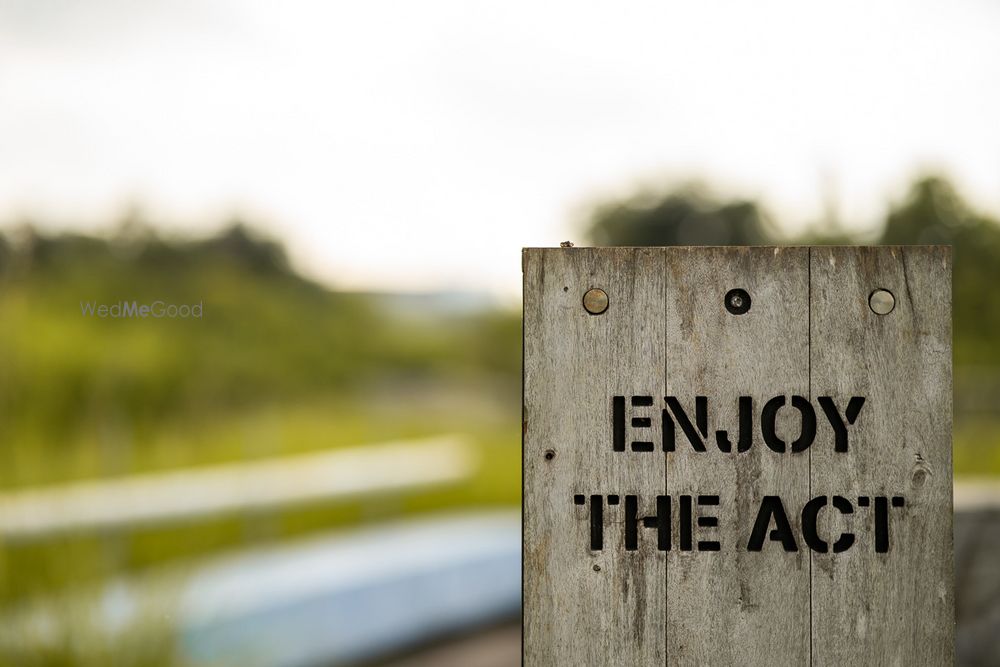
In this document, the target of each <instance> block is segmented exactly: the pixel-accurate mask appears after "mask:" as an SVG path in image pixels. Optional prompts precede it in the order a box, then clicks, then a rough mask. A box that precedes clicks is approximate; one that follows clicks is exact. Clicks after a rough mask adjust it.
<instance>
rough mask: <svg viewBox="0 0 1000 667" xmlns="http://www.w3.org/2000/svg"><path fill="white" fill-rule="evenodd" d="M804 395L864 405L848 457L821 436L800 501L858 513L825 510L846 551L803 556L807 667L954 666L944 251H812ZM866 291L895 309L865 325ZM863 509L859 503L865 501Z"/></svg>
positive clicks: (947, 267)
mask: <svg viewBox="0 0 1000 667" xmlns="http://www.w3.org/2000/svg"><path fill="white" fill-rule="evenodd" d="M811 254H812V257H811V260H812V261H811V267H812V269H811V271H812V276H811V306H812V325H811V336H812V346H811V359H812V382H811V385H812V394H813V395H814V396H831V397H833V398H834V400H835V402H836V404H837V405H838V406H844V405H846V403H847V401H848V400H849V399H850V397H851V396H864V397H866V402H865V404H864V407H863V409H862V410H861V412H860V413H859V415H858V418H857V422H856V423H855V424H854V425H853V426H852V427H851V432H850V440H849V450H848V451H847V452H846V453H838V452H835V451H834V442H833V434H832V431H831V430H829V429H820V430H819V431H818V433H817V440H816V443H815V444H814V445H813V447H812V476H811V479H812V493H813V494H814V495H819V494H826V495H828V496H832V495H841V496H843V497H845V498H847V499H848V500H850V501H851V502H852V503H853V504H854V505H855V507H856V509H855V512H854V514H853V515H850V516H847V517H843V518H840V517H839V515H838V514H837V513H835V512H831V511H827V512H825V513H824V514H823V515H822V516H823V517H824V519H825V520H823V521H822V522H821V534H826V535H839V534H840V531H841V530H844V529H845V528H846V529H847V530H851V531H853V532H854V533H856V534H857V539H858V544H857V545H855V546H854V547H852V548H851V549H849V550H848V551H846V552H843V553H839V554H834V553H833V552H832V551H831V552H828V553H825V554H824V553H814V554H813V555H812V561H813V566H812V643H813V664H814V665H838V666H841V665H906V666H909V665H928V666H931V665H933V666H938V665H950V664H953V661H954V600H953V571H952V463H951V396H952V384H951V253H950V249H949V248H943V247H905V248H903V247H882V248H813V249H812V251H811ZM876 288H885V289H887V290H889V291H890V292H892V294H893V295H894V296H895V301H896V305H895V309H894V310H893V311H892V312H891V313H889V314H888V315H883V316H880V315H876V314H875V313H874V312H872V310H871V309H870V308H869V305H868V298H869V295H870V294H871V292H872V291H873V290H874V289H876ZM862 496H864V497H869V498H872V497H874V496H885V497H889V498H891V497H893V496H902V497H904V498H905V506H904V507H902V508H895V507H892V506H890V507H889V508H888V512H889V539H890V542H889V551H888V552H886V553H876V551H875V548H874V545H873V543H872V533H873V531H874V525H873V524H874V514H875V507H874V506H873V503H872V504H870V505H869V507H867V508H865V507H857V504H858V502H857V501H858V498H859V497H862ZM869 502H870V503H871V501H869Z"/></svg>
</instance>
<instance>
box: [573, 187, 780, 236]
mask: <svg viewBox="0 0 1000 667" xmlns="http://www.w3.org/2000/svg"><path fill="white" fill-rule="evenodd" d="M587 234H588V236H589V238H590V241H591V242H593V244H594V245H597V246H657V245H761V244H765V243H768V242H769V241H768V239H769V238H770V232H769V225H768V223H766V222H765V218H764V214H763V212H762V210H761V208H760V207H759V206H758V205H757V204H756V203H755V202H753V201H747V200H733V201H719V200H718V199H717V198H715V197H713V196H712V195H711V194H710V193H709V192H708V191H707V190H706V188H704V187H703V186H701V185H697V184H690V185H685V186H682V187H681V188H678V189H677V190H676V191H674V192H669V193H667V194H666V195H663V196H658V195H656V194H655V193H651V192H642V193H639V194H637V195H634V196H632V197H630V198H629V199H627V200H624V201H611V202H607V203H603V204H598V205H597V206H596V207H594V210H593V212H592V213H591V214H590V219H589V224H588V229H587Z"/></svg>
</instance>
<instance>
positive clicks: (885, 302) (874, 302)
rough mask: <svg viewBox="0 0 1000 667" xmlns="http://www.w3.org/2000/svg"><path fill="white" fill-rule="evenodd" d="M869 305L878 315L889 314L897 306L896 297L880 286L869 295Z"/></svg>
mask: <svg viewBox="0 0 1000 667" xmlns="http://www.w3.org/2000/svg"><path fill="white" fill-rule="evenodd" d="M868 307H869V308H871V309H872V312H873V313H875V314H876V315H888V314H889V313H891V312H892V310H893V308H895V307H896V297H894V296H893V295H892V292H890V291H889V290H887V289H882V288H881V287H880V288H879V289H877V290H875V291H874V292H872V293H871V294H870V295H869V296H868Z"/></svg>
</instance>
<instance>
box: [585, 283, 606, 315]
mask: <svg viewBox="0 0 1000 667" xmlns="http://www.w3.org/2000/svg"><path fill="white" fill-rule="evenodd" d="M583 307H584V308H585V309H586V310H587V312H588V313H590V314H591V315H600V314H601V313H603V312H604V311H605V310H607V309H608V293H607V292H605V291H604V290H602V289H601V288H600V287H595V288H593V289H589V290H587V293H586V294H584V295H583Z"/></svg>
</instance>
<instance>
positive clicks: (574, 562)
mask: <svg viewBox="0 0 1000 667" xmlns="http://www.w3.org/2000/svg"><path fill="white" fill-rule="evenodd" d="M523 270H524V405H523V420H524V423H523V433H524V442H523V447H524V462H523V463H524V530H523V539H524V662H525V664H526V665H530V666H534V665H539V666H540V665H627V666H629V667H631V666H633V665H664V664H665V665H698V666H702V665H734V664H741V665H762V666H764V665H767V666H779V665H795V666H799V665H858V666H860V665H872V664H880V665H881V664H884V665H897V664H898V665H934V666H938V665H950V664H953V662H954V657H953V656H954V612H953V609H954V601H953V576H952V528H951V526H952V507H951V493H952V478H951V253H950V249H948V248H944V247H905V248H904V247H880V248H832V247H815V248H804V247H798V248H771V247H755V248H679V247H673V248H602V249H596V248H551V249H526V250H525V251H524V256H523Z"/></svg>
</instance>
